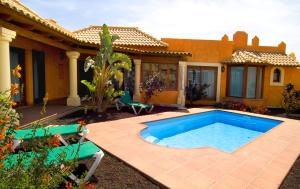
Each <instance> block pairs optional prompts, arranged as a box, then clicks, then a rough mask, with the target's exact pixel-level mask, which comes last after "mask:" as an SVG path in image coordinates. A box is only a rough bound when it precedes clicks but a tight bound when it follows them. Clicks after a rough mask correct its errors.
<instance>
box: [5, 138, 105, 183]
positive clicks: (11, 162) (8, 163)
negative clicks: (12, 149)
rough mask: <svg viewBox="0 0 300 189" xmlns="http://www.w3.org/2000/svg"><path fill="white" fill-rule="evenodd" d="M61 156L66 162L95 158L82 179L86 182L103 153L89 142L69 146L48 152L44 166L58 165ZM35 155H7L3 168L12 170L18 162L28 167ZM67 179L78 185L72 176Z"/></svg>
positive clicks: (77, 180)
mask: <svg viewBox="0 0 300 189" xmlns="http://www.w3.org/2000/svg"><path fill="white" fill-rule="evenodd" d="M78 149H79V151H78V154H77V153H76V152H77V150H78ZM61 154H64V155H65V156H64V157H65V159H66V160H74V159H75V158H78V159H79V160H83V159H88V158H95V161H94V163H93V164H92V166H91V167H90V169H89V171H88V172H87V174H86V176H85V177H84V179H83V180H84V181H88V180H89V178H90V177H91V176H92V175H93V174H94V172H95V170H96V169H97V167H98V165H99V163H100V162H101V159H102V158H103V156H104V153H103V151H102V150H101V149H100V148H99V147H98V146H96V145H95V144H94V143H92V142H90V141H88V142H83V143H77V144H70V145H68V146H61V147H56V148H53V149H51V150H49V154H48V158H47V161H46V162H45V166H49V165H53V164H55V163H59V162H60V161H59V160H60V158H59V155H61ZM37 155H38V154H37V153H35V152H23V153H19V154H13V155H9V156H8V157H7V158H6V159H5V161H4V168H8V169H9V168H13V167H14V166H16V165H17V163H18V162H19V161H21V162H20V163H21V164H23V166H24V167H28V166H29V165H30V164H31V162H32V160H33V159H34V157H36V156H37ZM24 157H26V158H24ZM59 166H61V167H62V168H63V167H64V165H59ZM69 177H70V178H71V179H72V180H74V181H75V182H76V183H77V184H79V182H80V180H79V178H77V177H76V176H75V175H74V174H71V175H69Z"/></svg>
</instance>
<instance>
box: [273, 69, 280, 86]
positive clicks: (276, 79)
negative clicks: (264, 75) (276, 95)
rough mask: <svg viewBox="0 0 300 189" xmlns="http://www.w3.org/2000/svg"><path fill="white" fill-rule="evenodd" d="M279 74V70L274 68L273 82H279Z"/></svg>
mask: <svg viewBox="0 0 300 189" xmlns="http://www.w3.org/2000/svg"><path fill="white" fill-rule="evenodd" d="M280 75H281V72H280V70H279V69H278V68H276V69H275V70H274V72H273V82H277V83H279V82H280Z"/></svg>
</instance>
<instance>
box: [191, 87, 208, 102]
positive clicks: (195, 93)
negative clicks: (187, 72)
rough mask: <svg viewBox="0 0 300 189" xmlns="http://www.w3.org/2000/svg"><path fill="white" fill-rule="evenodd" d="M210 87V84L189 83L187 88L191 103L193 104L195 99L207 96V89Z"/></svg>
mask: <svg viewBox="0 0 300 189" xmlns="http://www.w3.org/2000/svg"><path fill="white" fill-rule="evenodd" d="M208 87H209V85H208V84H203V85H194V84H189V85H188V86H187V87H186V89H185V92H186V98H187V100H188V101H189V104H190V105H192V104H193V102H194V101H196V100H201V99H203V98H205V97H206V96H207V94H206V91H205V89H207V88H208Z"/></svg>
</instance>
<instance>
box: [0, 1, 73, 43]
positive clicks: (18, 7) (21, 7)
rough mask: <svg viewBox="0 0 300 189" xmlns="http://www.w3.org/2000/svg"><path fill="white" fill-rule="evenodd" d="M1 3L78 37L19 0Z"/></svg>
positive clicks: (66, 33) (40, 22)
mask: <svg viewBox="0 0 300 189" xmlns="http://www.w3.org/2000/svg"><path fill="white" fill-rule="evenodd" d="M0 5H2V6H5V7H7V8H9V9H11V10H13V11H16V12H18V13H19V14H21V15H23V16H25V17H27V18H29V19H31V20H33V21H36V22H38V23H39V24H41V25H44V26H46V27H48V28H50V29H53V30H54V31H57V32H59V33H62V34H64V35H66V36H68V37H71V38H73V39H76V36H75V34H74V33H73V32H71V31H69V30H67V29H65V28H63V27H61V26H59V25H58V24H56V23H54V22H52V21H50V20H48V19H45V18H43V17H41V16H40V15H38V14H37V13H35V12H34V11H32V10H31V9H29V8H28V7H26V6H25V5H23V4H22V3H21V2H20V1H19V0H0Z"/></svg>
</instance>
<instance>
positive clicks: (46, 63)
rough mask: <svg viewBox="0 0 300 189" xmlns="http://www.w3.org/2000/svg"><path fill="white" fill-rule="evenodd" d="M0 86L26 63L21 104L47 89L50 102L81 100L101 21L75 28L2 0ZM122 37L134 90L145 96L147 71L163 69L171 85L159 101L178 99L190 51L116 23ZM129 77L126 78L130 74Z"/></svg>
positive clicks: (117, 44) (118, 43)
mask: <svg viewBox="0 0 300 189" xmlns="http://www.w3.org/2000/svg"><path fill="white" fill-rule="evenodd" d="M0 18H1V19H0V91H4V90H7V89H10V84H11V82H12V81H14V82H15V79H14V78H12V77H11V74H10V73H11V69H12V68H14V67H15V66H16V65H18V64H20V65H21V66H22V68H23V70H22V72H23V73H22V75H23V77H22V78H21V79H20V80H18V81H17V82H18V83H19V84H20V86H21V89H22V91H23V92H22V93H21V95H20V96H19V97H17V98H16V101H19V103H20V104H21V105H25V104H26V105H33V104H36V103H41V102H42V99H43V97H44V96H45V93H47V94H48V99H49V101H53V100H58V99H65V100H66V104H67V105H69V106H78V105H80V96H79V94H78V89H79V92H82V91H83V89H82V85H81V84H80V80H81V79H86V78H89V77H91V76H90V75H88V74H87V73H84V72H83V63H84V60H85V59H86V57H88V56H94V55H95V54H96V52H97V49H98V48H99V42H100V39H99V35H98V33H99V31H101V27H100V26H90V27H87V28H84V29H81V30H77V31H75V32H71V31H68V30H67V29H65V28H63V27H61V26H59V25H58V24H57V23H56V22H55V20H53V19H45V18H42V17H41V16H39V15H38V14H36V13H35V12H34V11H32V10H30V9H29V8H28V7H26V6H25V5H23V4H22V3H21V2H20V1H19V0H0ZM110 32H111V33H112V34H118V35H119V36H120V37H121V39H119V40H117V41H116V42H115V44H114V50H115V51H117V52H122V53H126V54H128V55H129V56H130V58H131V59H132V62H133V67H134V68H133V72H131V73H129V74H128V77H127V78H129V79H130V77H131V78H132V77H134V76H135V77H134V81H133V80H132V81H131V82H127V83H128V84H132V83H133V84H134V85H133V88H134V90H133V91H132V92H133V93H134V94H133V97H134V99H135V100H141V98H142V97H141V95H140V90H139V85H140V82H141V76H142V75H143V77H147V76H148V75H149V74H151V73H152V72H154V71H157V70H158V71H160V72H161V75H162V77H165V78H164V79H165V80H166V85H167V87H168V90H166V91H164V92H163V93H162V94H161V96H160V97H159V98H158V99H157V100H156V101H155V99H154V102H155V103H161V104H172V103H173V102H176V99H177V79H178V78H177V68H178V66H177V65H178V62H180V61H182V60H186V57H187V56H190V55H191V54H190V53H189V52H181V51H168V50H167V47H168V44H166V43H164V42H162V41H160V40H158V39H155V38H154V37H152V36H150V35H149V34H146V33H144V32H143V31H141V30H139V29H138V28H136V27H110ZM125 80H126V79H125Z"/></svg>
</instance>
